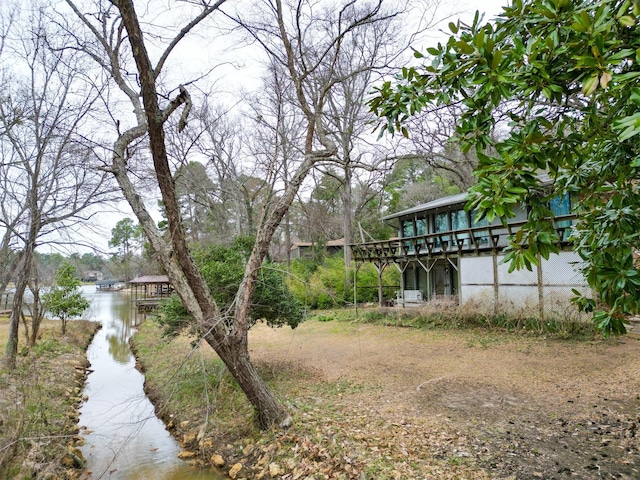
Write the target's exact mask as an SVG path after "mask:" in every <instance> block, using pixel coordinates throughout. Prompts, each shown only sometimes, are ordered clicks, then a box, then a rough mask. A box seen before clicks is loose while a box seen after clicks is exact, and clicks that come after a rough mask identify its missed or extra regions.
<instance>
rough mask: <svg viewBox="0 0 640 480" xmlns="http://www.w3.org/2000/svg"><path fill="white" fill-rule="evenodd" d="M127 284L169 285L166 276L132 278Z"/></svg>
mask: <svg viewBox="0 0 640 480" xmlns="http://www.w3.org/2000/svg"><path fill="white" fill-rule="evenodd" d="M129 283H141V284H150V283H170V282H169V277H168V276H166V275H144V276H142V277H137V278H134V279H133V280H129Z"/></svg>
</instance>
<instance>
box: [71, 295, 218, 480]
mask: <svg viewBox="0 0 640 480" xmlns="http://www.w3.org/2000/svg"><path fill="white" fill-rule="evenodd" d="M82 288H83V293H84V295H85V296H86V297H87V299H88V300H90V301H91V309H90V311H89V312H87V315H85V316H86V318H89V319H91V320H95V321H99V322H100V323H101V324H102V329H100V330H99V331H98V332H97V333H96V336H95V338H94V339H93V341H92V343H91V345H90V346H89V349H88V350H87V358H88V360H89V362H90V363H91V367H90V368H91V370H93V372H92V373H91V374H90V375H89V376H88V378H87V383H86V386H85V389H84V394H85V395H87V396H88V397H89V398H88V400H87V401H86V402H84V404H83V405H82V407H81V409H80V427H81V431H80V433H81V434H83V432H84V439H85V445H84V446H83V447H82V448H81V450H82V453H83V455H84V456H85V458H86V459H87V472H90V474H89V475H88V476H87V477H86V478H89V479H111V480H115V479H118V480H119V479H122V480H147V479H148V480H178V479H180V480H182V479H185V480H187V479H202V480H204V479H220V478H224V477H221V476H219V475H217V474H215V473H213V472H211V471H203V470H196V469H193V468H191V467H189V466H188V465H187V464H186V463H185V462H183V461H182V460H180V459H179V458H177V455H178V453H179V452H180V446H179V445H178V444H177V443H176V441H175V440H174V439H173V438H172V437H171V435H170V434H169V432H168V431H167V430H166V429H165V426H164V424H163V423H162V421H161V420H159V419H158V418H157V417H156V416H155V414H154V408H153V405H152V404H151V402H150V401H149V399H148V398H147V397H146V395H145V393H144V391H143V383H144V376H143V375H142V374H141V373H140V372H139V371H138V370H136V368H135V358H134V356H133V354H132V353H131V350H130V348H129V338H130V337H131V335H132V334H133V332H134V325H135V316H136V313H135V310H134V309H133V308H132V306H131V301H130V299H131V297H130V295H129V294H128V293H126V292H98V291H96V290H95V287H93V286H84V287H82ZM138 316H139V315H138ZM138 320H140V318H139V319H138ZM85 428H86V430H85Z"/></svg>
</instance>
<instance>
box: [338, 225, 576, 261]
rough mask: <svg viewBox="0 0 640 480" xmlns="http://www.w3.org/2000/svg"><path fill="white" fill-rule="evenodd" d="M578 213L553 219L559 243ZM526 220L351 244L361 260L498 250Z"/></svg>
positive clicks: (478, 252)
mask: <svg viewBox="0 0 640 480" xmlns="http://www.w3.org/2000/svg"><path fill="white" fill-rule="evenodd" d="M575 218H576V217H575V215H563V216H558V217H555V218H554V220H553V225H554V231H555V233H556V238H557V243H558V244H560V245H566V244H567V243H568V242H567V239H568V237H569V233H570V230H571V227H570V225H571V222H572V221H573V220H575ZM525 223H526V222H525V221H521V222H513V223H509V224H507V225H506V226H505V225H490V226H482V227H470V228H462V229H457V230H449V231H446V232H437V233H429V234H426V235H416V236H413V237H403V238H394V239H390V240H380V241H374V242H364V243H357V244H352V245H349V247H350V248H351V251H352V253H353V258H354V260H356V261H360V262H402V261H406V260H410V259H411V258H446V257H453V256H461V255H471V254H474V255H481V254H491V253H496V252H498V251H500V250H502V249H504V248H505V247H506V246H508V244H509V237H510V236H511V235H513V234H514V233H516V232H517V231H518V230H519V229H520V228H521V227H522V225H524V224H525Z"/></svg>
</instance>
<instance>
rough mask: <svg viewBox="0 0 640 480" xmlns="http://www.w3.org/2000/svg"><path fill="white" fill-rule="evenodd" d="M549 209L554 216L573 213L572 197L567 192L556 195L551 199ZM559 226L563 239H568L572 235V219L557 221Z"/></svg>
mask: <svg viewBox="0 0 640 480" xmlns="http://www.w3.org/2000/svg"><path fill="white" fill-rule="evenodd" d="M549 210H551V213H553V215H554V216H556V217H559V216H561V215H569V214H570V213H571V198H570V197H569V195H567V194H566V193H565V194H564V195H560V196H558V197H554V198H552V199H551V200H550V201H549ZM556 226H557V228H558V229H559V230H560V231H561V232H562V234H561V236H562V240H567V239H568V238H569V236H570V235H571V220H560V221H559V222H556Z"/></svg>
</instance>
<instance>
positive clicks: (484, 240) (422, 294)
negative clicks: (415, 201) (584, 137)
mask: <svg viewBox="0 0 640 480" xmlns="http://www.w3.org/2000/svg"><path fill="white" fill-rule="evenodd" d="M466 203H467V194H466V193H462V194H458V195H452V196H448V197H445V198H440V199H438V200H434V201H432V202H429V203H425V204H422V205H418V206H416V207H413V208H410V209H407V210H403V211H401V212H397V213H394V214H391V215H387V216H386V217H383V219H382V220H383V221H385V222H388V223H391V224H392V225H394V226H395V227H396V228H397V230H398V237H397V238H393V239H390V240H383V241H373V242H366V243H359V244H354V245H350V247H351V249H352V252H353V258H354V260H355V261H356V262H357V263H360V264H361V263H363V262H371V263H373V264H374V265H375V266H376V269H377V271H378V278H379V283H380V282H381V278H382V272H383V271H384V269H385V268H387V267H392V266H395V267H396V268H398V270H399V271H400V273H401V284H400V290H399V291H398V292H397V298H396V302H397V304H398V305H401V306H407V305H420V304H423V303H424V302H430V301H431V302H433V301H437V302H445V303H465V302H467V301H469V300H478V301H482V302H485V303H489V304H492V305H493V306H494V309H495V308H498V306H501V307H502V306H509V307H515V308H527V307H531V308H533V309H534V310H535V311H534V312H533V314H536V313H537V314H539V315H541V316H544V315H545V312H546V311H549V309H550V308H552V304H553V305H556V306H557V305H558V304H562V305H564V306H566V305H567V303H568V302H567V301H568V299H569V298H570V297H571V296H572V295H573V294H572V289H574V288H575V289H578V290H583V289H586V288H587V285H586V281H585V279H584V277H583V276H582V274H581V273H580V272H579V271H578V269H577V267H578V266H579V264H580V258H579V257H578V255H577V254H575V253H574V252H572V251H570V250H569V248H568V246H569V244H568V241H567V239H568V238H569V235H570V232H571V226H572V225H573V224H574V223H575V220H576V218H575V216H574V215H572V214H571V199H570V198H569V197H568V196H565V197H563V198H558V199H555V200H554V201H552V202H551V204H550V205H549V207H550V210H551V211H552V212H553V213H554V229H555V232H556V235H557V244H558V246H559V248H560V250H561V251H560V253H559V255H554V254H552V255H551V256H550V257H549V259H548V260H544V259H540V260H541V261H540V265H539V266H537V267H534V269H533V271H528V270H516V271H514V272H511V273H510V272H509V265H508V264H505V263H503V259H504V257H505V253H504V249H505V247H507V245H508V237H509V235H510V234H513V233H515V232H516V231H517V230H518V229H519V228H520V227H521V226H522V225H523V224H524V222H525V221H526V219H527V208H526V207H525V206H520V207H517V208H515V209H514V213H515V217H514V218H511V219H510V220H509V221H508V223H507V225H506V226H505V225H503V224H502V223H501V222H500V221H499V220H498V219H496V220H495V221H493V222H491V223H488V222H487V221H486V219H484V220H482V221H476V220H475V215H474V213H473V212H468V211H466V210H465V209H464V207H465V204H466ZM379 291H380V292H381V291H382V288H381V285H379ZM383 303H386V302H385V299H383V298H380V304H381V305H382V304H383ZM553 308H555V307H553Z"/></svg>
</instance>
